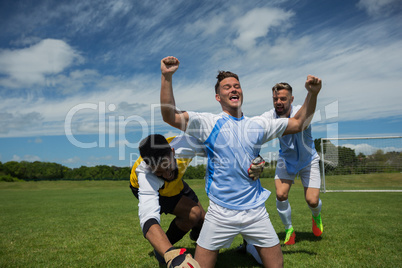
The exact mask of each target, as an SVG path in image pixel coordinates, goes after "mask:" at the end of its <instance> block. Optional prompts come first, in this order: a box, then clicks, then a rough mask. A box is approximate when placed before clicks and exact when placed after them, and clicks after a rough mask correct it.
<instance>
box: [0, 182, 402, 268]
mask: <svg viewBox="0 0 402 268" xmlns="http://www.w3.org/2000/svg"><path fill="white" fill-rule="evenodd" d="M261 181H262V184H263V186H264V187H265V188H267V189H269V190H270V191H271V192H272V195H271V196H270V198H269V199H268V201H267V203H266V206H267V209H268V212H269V213H270V217H271V220H272V223H273V225H274V227H275V229H276V231H277V233H278V236H279V238H280V240H281V244H283V239H284V237H285V232H284V228H283V225H282V223H281V221H280V219H279V216H278V213H277V212H276V207H275V194H274V192H275V190H274V183H273V179H262V180H261ZM187 182H188V183H189V185H190V186H191V187H192V188H193V189H194V190H195V191H196V193H197V194H198V196H199V198H200V201H201V203H202V204H203V206H204V207H205V208H207V205H208V199H207V197H206V194H205V191H204V181H203V180H190V181H187ZM128 184H129V182H126V181H118V182H113V181H84V182H82V181H81V182H68V181H55V182H48V181H42V182H17V183H5V182H3V183H0V267H158V263H157V261H156V260H155V258H154V257H153V254H152V247H151V245H150V244H149V243H148V241H147V240H146V239H145V238H144V237H143V235H142V232H141V228H140V225H139V220H138V216H137V213H138V207H137V205H138V201H137V200H136V199H135V198H134V196H133V195H132V193H131V191H130V189H129V187H128ZM320 197H321V199H322V202H323V210H322V217H323V223H324V234H323V235H322V237H319V238H317V237H315V236H314V235H313V234H312V232H311V214H310V210H309V209H308V207H307V205H306V203H305V201H304V196H303V188H302V186H301V184H300V181H299V180H297V181H296V183H295V185H294V186H293V187H292V189H291V191H290V194H289V201H290V204H291V206H292V220H293V226H294V228H295V230H296V244H295V245H292V246H282V251H283V254H284V261H285V267H311V266H315V267H398V266H400V265H401V263H402V257H401V254H400V253H401V252H402V246H401V245H400V241H401V224H400V223H401V220H402V218H401V217H402V207H401V206H402V205H401V204H402V193H326V194H321V196H320ZM172 219H173V217H172V216H169V215H163V216H162V222H161V224H162V227H163V228H164V229H165V230H166V229H167V228H168V226H169V223H170V221H171V220H172ZM241 242H242V238H241V237H240V236H238V237H236V239H235V241H234V242H233V244H232V246H231V247H230V248H229V249H223V250H221V252H220V254H219V257H218V261H217V264H216V267H260V266H259V265H258V264H257V263H256V262H255V261H254V259H253V258H252V257H251V256H249V255H245V254H239V253H237V252H236V251H235V249H236V247H237V246H238V245H239V244H240V243H241ZM176 246H178V247H186V248H188V250H189V251H190V252H191V253H194V249H195V244H194V242H192V241H191V240H190V239H189V238H188V235H186V236H185V237H184V239H183V240H181V241H179V242H178V243H177V244H176Z"/></svg>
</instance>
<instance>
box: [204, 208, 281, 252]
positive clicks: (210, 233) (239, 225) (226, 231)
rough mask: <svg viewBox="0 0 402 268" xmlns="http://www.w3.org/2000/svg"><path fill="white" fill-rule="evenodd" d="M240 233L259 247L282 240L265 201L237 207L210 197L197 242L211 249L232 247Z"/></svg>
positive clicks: (250, 242) (248, 241)
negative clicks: (225, 204)
mask: <svg viewBox="0 0 402 268" xmlns="http://www.w3.org/2000/svg"><path fill="white" fill-rule="evenodd" d="M238 234H241V235H242V236H243V238H244V239H245V240H246V241H247V243H248V244H251V245H255V246H259V247H266V248H269V247H273V246H276V245H277V244H279V238H278V235H277V234H276V232H275V230H274V227H273V226H272V223H271V220H270V219H269V215H268V212H267V210H266V208H265V205H261V206H259V207H257V208H255V209H248V210H233V209H228V208H224V207H222V206H219V205H217V204H215V203H214V202H212V201H210V202H209V207H208V212H207V214H206V215H205V220H204V223H203V225H202V229H201V233H200V236H199V238H198V240H197V244H198V245H199V246H200V247H203V248H205V249H208V250H219V249H221V248H228V247H230V245H231V244H232V242H233V239H234V238H235V236H236V235H238Z"/></svg>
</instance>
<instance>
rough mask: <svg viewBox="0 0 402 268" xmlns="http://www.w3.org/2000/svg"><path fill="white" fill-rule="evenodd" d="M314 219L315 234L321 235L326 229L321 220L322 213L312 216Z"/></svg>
mask: <svg viewBox="0 0 402 268" xmlns="http://www.w3.org/2000/svg"><path fill="white" fill-rule="evenodd" d="M312 221H313V234H314V235H315V236H321V235H322V232H323V231H324V226H323V225H322V220H321V213H320V214H318V216H317V217H314V216H313V217H312Z"/></svg>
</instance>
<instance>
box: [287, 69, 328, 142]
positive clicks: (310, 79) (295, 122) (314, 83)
mask: <svg viewBox="0 0 402 268" xmlns="http://www.w3.org/2000/svg"><path fill="white" fill-rule="evenodd" d="M321 86H322V81H321V79H320V78H318V77H316V76H313V75H308V76H307V80H306V83H305V87H306V89H307V91H308V93H307V97H306V99H305V101H304V104H303V106H302V107H301V108H300V110H299V111H298V112H297V113H296V115H295V116H294V117H293V118H289V123H288V126H287V128H286V130H285V132H284V133H283V135H287V134H293V133H297V132H301V131H303V130H304V129H306V128H307V127H308V126H309V125H310V122H311V120H312V119H313V116H314V112H315V108H316V105H317V96H318V93H319V92H320V90H321Z"/></svg>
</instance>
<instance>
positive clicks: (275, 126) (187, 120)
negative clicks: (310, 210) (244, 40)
mask: <svg viewBox="0 0 402 268" xmlns="http://www.w3.org/2000/svg"><path fill="white" fill-rule="evenodd" d="M179 64H180V62H179V60H178V59H177V58H175V57H171V56H170V57H166V58H164V59H162V60H161V71H162V76H161V95H160V98H161V113H162V117H163V120H164V121H165V122H167V123H168V124H170V125H171V126H173V127H176V128H178V129H180V130H182V131H185V132H186V133H187V134H189V135H191V136H193V137H195V138H197V139H198V140H199V141H201V142H202V143H203V144H204V146H205V147H206V150H207V156H208V165H207V175H206V180H205V190H206V192H207V195H208V197H209V199H210V203H209V207H208V212H207V214H206V216H205V220H204V224H203V227H202V230H201V233H200V236H199V238H198V240H197V248H196V251H195V256H194V258H195V259H196V260H197V261H198V263H199V264H200V266H201V267H203V268H208V267H214V265H215V263H216V259H217V256H218V252H219V249H221V248H224V247H229V246H230V245H231V243H232V241H233V239H234V237H235V236H236V235H238V234H241V235H242V236H243V238H244V239H245V240H246V241H247V242H248V243H249V244H250V245H255V247H256V249H257V251H258V254H259V256H260V257H261V259H262V263H263V264H264V266H265V267H282V266H283V255H282V250H281V247H280V244H279V239H278V236H277V235H276V233H275V230H274V228H273V226H272V224H271V221H270V219H269V215H268V213H267V211H266V208H265V201H266V200H267V199H268V197H269V195H270V192H269V191H268V190H266V189H264V188H263V187H262V186H261V182H260V180H259V179H256V180H253V179H250V178H249V176H248V173H247V171H248V168H249V166H250V164H251V162H252V160H253V159H254V158H255V157H256V156H258V154H259V152H260V149H261V146H262V145H263V144H264V143H265V142H267V141H269V140H272V139H274V138H277V137H281V136H283V135H287V134H293V133H297V132H300V131H302V130H303V126H304V125H305V124H307V125H308V124H309V123H310V121H311V117H312V115H313V114H314V111H315V106H316V102H317V95H318V93H319V91H320V90H321V80H320V79H319V78H317V77H314V76H311V75H309V76H308V77H307V81H306V84H305V86H306V88H307V90H308V94H307V97H306V100H305V103H304V105H303V106H302V107H301V108H300V110H299V112H298V113H297V114H296V115H295V116H294V117H293V118H278V119H272V118H268V117H265V116H257V117H252V118H249V117H246V116H244V115H243V112H242V109H241V106H242V103H243V91H242V88H241V86H240V82H239V78H238V76H237V75H236V74H234V73H231V72H222V71H221V72H219V74H218V76H217V79H218V81H217V83H216V86H215V93H216V94H215V99H216V100H217V101H218V102H219V103H220V105H221V107H222V113H220V114H217V115H215V114H210V113H196V112H185V111H179V110H177V108H176V104H175V99H174V95H173V85H172V77H173V74H174V73H175V72H176V71H177V69H178V68H179Z"/></svg>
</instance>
